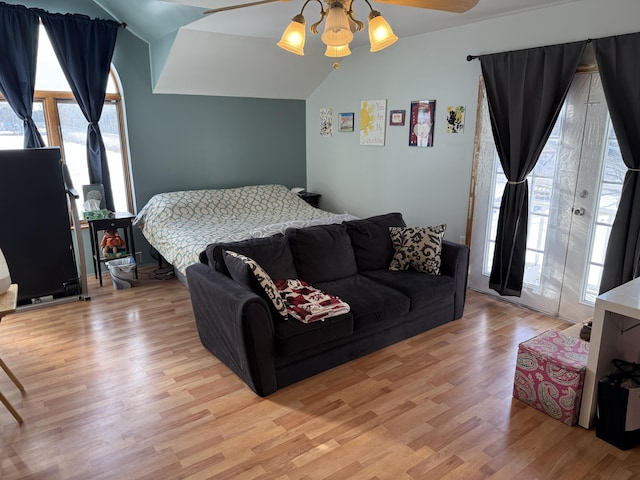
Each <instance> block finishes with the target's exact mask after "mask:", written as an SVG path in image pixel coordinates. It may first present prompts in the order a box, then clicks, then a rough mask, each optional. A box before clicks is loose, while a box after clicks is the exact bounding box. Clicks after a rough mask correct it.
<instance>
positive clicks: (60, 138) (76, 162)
mask: <svg viewBox="0 0 640 480" xmlns="http://www.w3.org/2000/svg"><path fill="white" fill-rule="evenodd" d="M38 44H39V45H38V63H37V69H36V85H35V90H36V91H35V95H34V102H33V119H34V121H35V123H36V125H37V126H38V130H39V131H40V134H41V135H42V138H43V140H44V142H45V144H46V145H48V146H59V147H60V149H61V152H62V158H63V161H64V162H65V163H66V164H67V166H68V168H69V173H70V175H71V180H72V181H73V186H74V187H75V189H76V190H77V191H78V192H80V193H81V192H82V185H87V184H89V183H90V182H89V169H88V166H87V153H86V150H87V146H86V141H87V125H88V122H87V120H86V119H85V118H84V115H83V114H82V111H81V110H80V107H79V106H78V103H77V102H76V101H75V99H74V97H73V93H72V92H71V88H70V87H69V84H68V83H67V80H66V78H65V76H64V73H63V72H62V69H61V68H60V65H59V64H58V60H57V58H56V56H55V53H54V52H53V48H52V47H51V43H50V42H49V38H48V36H47V33H46V31H45V29H44V27H43V26H42V25H40V38H39V42H38ZM99 125H100V131H101V132H102V137H103V140H104V145H105V148H106V150H107V161H108V164H109V173H110V176H111V188H112V190H113V199H114V203H115V208H116V210H117V211H129V212H133V196H132V194H131V184H130V175H129V165H128V159H127V155H126V148H125V143H124V118H123V110H122V98H121V96H120V92H119V91H118V87H117V83H116V81H115V77H114V72H113V69H112V71H111V75H110V77H109V83H108V84H107V94H106V97H105V102H104V107H103V110H102V117H101V118H100V122H99ZM22 147H23V126H22V121H21V120H20V119H19V118H18V116H17V115H16V114H15V113H14V112H13V110H12V109H11V107H10V106H9V104H8V103H7V101H6V100H5V99H4V98H3V97H2V95H1V94H0V149H4V150H7V149H20V148H22ZM82 201H83V199H82V198H80V199H79V204H78V210H80V211H82V205H81V203H82Z"/></svg>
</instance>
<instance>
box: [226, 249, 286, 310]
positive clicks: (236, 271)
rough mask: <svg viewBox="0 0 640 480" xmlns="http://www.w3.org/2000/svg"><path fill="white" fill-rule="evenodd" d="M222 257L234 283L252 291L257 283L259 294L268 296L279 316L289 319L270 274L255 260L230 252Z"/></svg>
mask: <svg viewBox="0 0 640 480" xmlns="http://www.w3.org/2000/svg"><path fill="white" fill-rule="evenodd" d="M222 255H223V257H224V262H225V264H226V265H227V268H228V269H229V274H230V275H231V278H232V279H233V280H234V281H236V282H238V283H240V284H242V285H244V286H246V287H248V288H249V289H251V290H255V288H254V285H255V282H256V281H257V283H258V285H259V286H260V290H259V293H262V294H263V295H262V297H265V296H266V298H265V300H267V301H270V302H271V304H272V305H273V307H274V308H275V309H276V311H277V312H278V314H280V315H281V316H282V317H283V318H285V319H286V318H287V315H288V314H287V306H286V305H285V303H284V301H283V300H282V297H281V296H280V293H279V292H278V288H277V287H276V285H275V284H274V283H273V280H271V277H270V276H269V274H268V273H267V272H265V271H264V269H263V268H262V267H261V266H260V265H258V263H257V262H256V261H255V260H253V259H251V258H249V257H247V256H245V255H241V254H239V253H236V252H232V251H229V250H224V251H223V253H222Z"/></svg>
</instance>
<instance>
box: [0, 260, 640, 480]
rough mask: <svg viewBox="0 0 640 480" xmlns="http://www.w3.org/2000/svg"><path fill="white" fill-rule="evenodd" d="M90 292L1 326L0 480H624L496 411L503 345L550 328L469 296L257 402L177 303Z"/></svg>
mask: <svg viewBox="0 0 640 480" xmlns="http://www.w3.org/2000/svg"><path fill="white" fill-rule="evenodd" d="M147 276H148V275H146V274H145V273H144V272H142V275H141V279H140V281H139V282H138V283H137V284H136V286H135V287H134V288H132V289H130V290H114V289H113V287H112V286H111V282H110V281H109V279H108V278H107V277H106V276H105V286H104V287H102V288H100V287H99V286H98V285H97V283H96V282H94V281H92V282H91V284H90V285H91V294H92V300H91V301H88V302H73V303H67V304H64V305H57V306H49V307H46V308H41V309H32V310H27V311H21V312H18V313H16V314H13V315H9V316H7V317H5V318H4V319H3V320H2V323H1V324H0V356H2V358H3V359H4V360H5V362H6V363H7V364H8V365H9V367H10V368H11V369H12V370H13V371H14V373H15V374H16V375H17V376H18V378H19V379H20V380H21V381H22V383H23V384H24V386H25V387H26V389H27V392H26V394H25V395H24V396H22V395H21V394H20V392H19V391H18V390H17V389H16V388H15V386H14V385H13V384H12V383H11V381H10V380H9V379H8V378H7V377H6V376H5V375H4V374H3V373H2V372H0V390H2V392H3V393H4V394H5V395H6V396H7V397H8V398H9V400H10V401H11V402H12V403H13V404H14V406H15V407H16V408H17V409H18V411H19V412H20V413H21V415H22V417H23V418H24V421H25V423H24V425H22V426H19V425H18V424H17V422H15V420H14V419H13V417H12V416H11V415H10V414H9V412H7V411H6V410H4V408H0V478H2V479H3V480H11V479H47V480H49V479H65V480H67V479H153V480H158V479H234V480H235V479H279V480H289V479H300V480H302V479H332V480H333V479H336V480H337V479H367V480H369V479H379V480H382V479H464V480H476V479H478V480H480V479H514V478H517V479H586V478H588V479H595V478H602V479H616V480H618V479H632V478H635V479H640V449H639V448H635V449H632V450H628V451H621V450H618V449H617V448H615V447H613V446H611V445H609V444H608V443H606V442H603V441H601V440H599V439H598V438H596V436H595V433H594V431H593V430H591V431H587V430H584V429H582V428H580V427H568V426H566V425H564V424H561V423H560V422H557V421H555V420H553V419H551V418H550V417H548V416H546V415H544V414H542V413H540V412H538V411H536V410H534V409H533V408H530V407H528V406H526V405H524V404H523V403H521V402H519V401H517V400H514V399H513V398H512V385H513V375H514V369H515V358H516V351H517V346H518V343H520V342H521V341H523V340H526V339H528V338H530V337H532V336H534V335H535V334H537V333H539V332H542V331H544V330H545V329H548V328H564V327H565V326H566V324H564V323H563V322H561V321H559V320H558V319H555V318H550V317H547V316H544V315H541V314H538V313H535V312H531V311H529V310H526V309H522V308H519V307H516V306H513V305H510V304H507V303H504V302H501V301H497V300H495V299H492V298H490V297H487V296H484V295H481V294H478V293H474V292H469V295H468V303H467V307H466V309H465V315H464V318H462V319H461V320H458V321H455V322H452V323H449V324H447V325H444V326H442V327H440V328H437V329H434V330H431V331H429V332H426V333H424V334H422V335H419V336H417V337H414V338H412V339H409V340H406V341H404V342H401V343H399V344H396V345H394V346H391V347H389V348H386V349H384V350H382V351H379V352H376V353H374V354H371V355H368V356H367V357H364V358H361V359H359V360H356V361H354V362H351V363H349V364H346V365H343V366H341V367H338V368H335V369H333V370H331V371H328V372H325V373H322V374H320V375H317V376H315V377H313V378H311V379H308V380H305V381H303V382H301V383H298V384H296V385H293V386H291V387H288V388H286V389H284V390H281V391H279V392H277V393H275V394H274V395H272V396H270V397H269V398H266V399H262V398H259V397H257V396H256V395H255V394H254V393H253V392H252V391H251V390H249V389H248V388H247V387H246V386H245V385H244V384H243V383H242V382H241V381H240V380H238V379H237V378H236V377H235V375H233V374H232V373H231V372H230V371H229V370H228V369H227V368H226V367H225V366H224V365H222V364H221V363H220V362H219V361H218V360H217V359H216V358H215V357H213V356H212V355H211V354H210V353H209V352H207V351H206V350H205V349H204V348H203V347H202V345H201V344H200V341H199V339H198V335H197V331H196V327H195V323H194V320H193V315H192V311H191V303H190V300H189V293H188V291H187V289H186V288H185V287H184V286H183V285H182V284H180V283H179V282H178V281H177V280H175V279H172V280H167V281H158V280H152V279H149V278H146V277H147Z"/></svg>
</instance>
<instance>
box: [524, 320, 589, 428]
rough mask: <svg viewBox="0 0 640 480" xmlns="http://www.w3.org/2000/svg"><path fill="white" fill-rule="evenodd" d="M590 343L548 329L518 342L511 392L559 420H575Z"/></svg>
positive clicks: (568, 422)
mask: <svg viewBox="0 0 640 480" xmlns="http://www.w3.org/2000/svg"><path fill="white" fill-rule="evenodd" d="M588 354H589V343H588V342H585V341H584V340H581V339H579V338H574V337H570V336H568V335H565V334H563V333H561V332H558V331H556V330H547V331H546V332H544V333H541V334H540V335H538V336H537V337H533V338H531V339H529V340H527V341H526V342H522V343H521V344H520V345H519V346H518V359H517V363H516V375H515V381H514V384H513V396H514V397H515V398H517V399H518V400H521V401H523V402H524V403H527V404H529V405H531V406H532V407H534V408H537V409H538V410H540V411H541V412H544V413H546V414H548V415H550V416H551V417H553V418H555V419H557V420H560V421H561V422H563V423H566V424H567V425H574V424H575V423H576V422H577V420H578V413H579V410H580V400H581V398H582V385H583V383H584V372H585V370H586V367H587V356H588Z"/></svg>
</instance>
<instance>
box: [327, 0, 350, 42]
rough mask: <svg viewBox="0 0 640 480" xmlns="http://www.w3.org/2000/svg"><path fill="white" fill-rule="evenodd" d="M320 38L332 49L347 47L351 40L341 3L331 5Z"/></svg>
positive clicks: (345, 14)
mask: <svg viewBox="0 0 640 480" xmlns="http://www.w3.org/2000/svg"><path fill="white" fill-rule="evenodd" d="M321 38H322V42H323V43H324V44H325V45H329V46H332V47H339V46H341V45H347V44H348V43H351V41H352V40H353V32H352V31H351V26H350V25H349V17H347V12H345V11H344V7H343V6H342V4H341V3H333V4H332V5H331V8H329V13H328V14H327V19H326V20H325V23H324V33H323V34H322V37H321Z"/></svg>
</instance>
